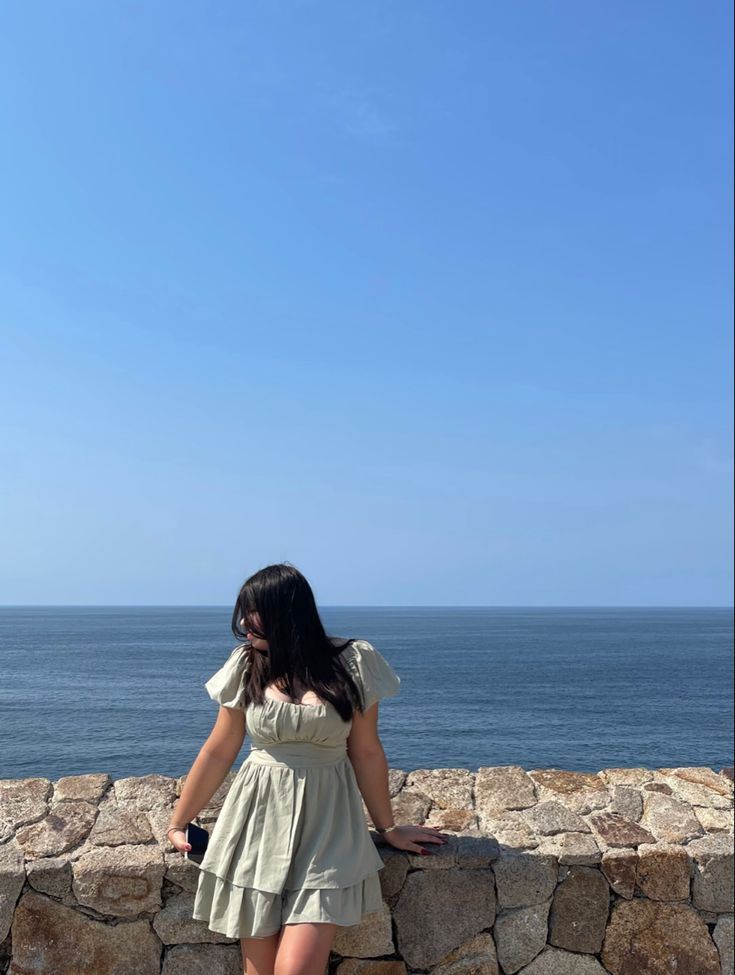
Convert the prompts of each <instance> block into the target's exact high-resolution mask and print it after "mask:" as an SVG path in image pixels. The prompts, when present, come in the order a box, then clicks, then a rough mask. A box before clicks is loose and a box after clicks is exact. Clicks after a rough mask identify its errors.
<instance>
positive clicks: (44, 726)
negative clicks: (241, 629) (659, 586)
mask: <svg viewBox="0 0 735 975" xmlns="http://www.w3.org/2000/svg"><path fill="white" fill-rule="evenodd" d="M320 612H321V615H322V619H323V621H324V624H325V627H326V629H327V631H328V632H329V633H330V634H332V635H334V636H349V637H360V638H362V639H366V640H369V641H370V642H371V643H373V644H374V645H375V646H376V647H377V648H378V649H379V650H380V652H381V653H382V654H383V655H384V656H385V657H386V659H388V660H389V661H390V663H391V664H392V665H393V667H394V668H395V670H396V672H397V673H398V674H399V676H400V677H401V681H402V683H401V691H400V693H399V694H398V695H397V696H396V697H394V698H390V699H386V700H384V701H383V702H382V703H381V706H380V731H381V738H382V741H383V744H384V747H385V751H386V754H387V757H388V762H389V764H390V765H391V767H393V768H402V769H405V770H406V771H410V770H412V769H417V768H436V767H443V768H467V769H477V768H479V767H480V766H482V765H510V764H518V765H521V766H523V767H524V768H525V769H529V770H530V769H534V768H560V769H571V770H576V771H583V772H596V771H598V770H599V769H602V768H606V767H610V766H648V767H654V768H656V767H661V766H677V765H708V766H710V767H712V768H714V769H717V770H719V769H720V768H722V767H723V766H725V765H732V764H733V719H732V709H733V614H732V610H731V609H727V608H723V609H655V608H654V609H640V608H635V609H619V608H613V609H610V608H608V609H604V608H603V609H588V608H582V609H570V608H552V609H539V608H532V609H518V608H512V609H502V608H486V607H478V608H466V607H461V608H457V607H452V608H441V607H439V608H423V607H421V608H410V607H406V608H380V607H379V608H365V607H356V608H350V607H339V608H328V607H326V608H325V607H321V608H320ZM230 614H231V610H230V608H217V607H215V608H212V607H204V608H196V607H192V608H178V607H176V608H166V607H140V608H136V607H113V608H100V607H93V608H79V607H64V608H59V607H45V608H39V607H21V608H13V607H0V663H1V664H2V681H1V682H0V739H1V742H0V778H20V777H26V776H47V777H49V778H51V779H56V778H58V777H60V776H62V775H76V774H80V773H89V772H108V773H109V774H110V775H111V776H112V777H113V778H115V779H117V778H121V777H123V776H128V775H145V774H148V773H151V772H160V773H163V774H165V775H172V776H178V775H182V774H183V773H185V772H186V771H188V769H189V768H190V766H191V763H192V762H193V760H194V758H195V757H196V754H197V752H198V750H199V748H200V747H201V745H202V743H203V742H204V740H205V738H206V737H207V735H208V733H209V731H210V729H211V726H212V724H213V722H214V719H215V717H216V713H217V705H216V703H215V702H214V701H212V700H211V699H210V698H209V697H208V695H207V693H206V691H205V689H204V686H203V685H204V682H205V681H206V680H207V679H208V678H209V677H210V676H211V675H212V674H213V673H214V671H215V670H217V669H218V668H219V667H220V666H221V665H222V664H223V663H224V661H225V659H226V658H227V656H228V654H229V653H230V651H231V650H232V648H233V647H235V646H236V645H237V643H238V641H237V640H236V639H235V638H234V637H233V636H232V634H231V632H230V630H229V620H230ZM249 747H250V740H249V737H248V738H246V740H245V744H244V746H243V751H242V753H241V755H240V758H239V759H238V762H237V763H236V765H235V768H237V767H239V763H240V762H241V761H242V760H243V759H244V758H245V757H246V756H247V750H248V749H249Z"/></svg>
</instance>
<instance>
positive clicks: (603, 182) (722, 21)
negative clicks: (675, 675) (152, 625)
mask: <svg viewBox="0 0 735 975" xmlns="http://www.w3.org/2000/svg"><path fill="white" fill-rule="evenodd" d="M731 37H732V15H731V12H730V5H729V3H725V2H722V0H713V2H709V3H706V4H694V3H683V2H677V0H674V2H666V3H662V2H647V3H643V4H641V3H638V2H632V0H619V2H616V3H614V4H590V3H588V2H582V0H568V2H563V3H557V4H550V3H543V2H539V0H530V2H529V3H524V4H520V3H513V2H499V3H485V2H481V0H446V2H437V0H404V2H402V3H389V2H373V0H366V2H361V3H344V2H336V0H335V2H331V0H330V2H300V0H292V2H280V0H262V2H260V0H259V2H247V3H241V2H222V3H216V4H211V3H204V2H197V3H192V2H176V3H173V2H166V3H161V2H155V0H153V2H146V3H127V4H98V3H92V2H79V0H66V2H65V3H63V4H40V3H35V2H29V3H17V4H8V5H5V7H4V9H3V29H2V33H1V34H0V110H1V111H2V119H3V121H2V125H1V126H0V148H1V150H2V151H1V152H0V159H1V160H2V163H1V165H2V171H3V186H4V202H3V220H2V225H3V232H2V234H0V328H1V329H2V363H1V364H0V373H1V375H0V411H1V416H2V421H1V422H2V428H3V451H2V455H3V474H2V478H1V483H0V504H1V507H2V526H1V527H0V547H1V548H2V556H1V558H0V587H1V590H2V591H1V592H0V603H3V604H29V603H31V604H32V603H38V604H47V605H48V604H65V603H72V604H106V605H110V604H125V603H134V604H156V603H163V604H190V603H191V604H199V605H201V604H215V605H227V604H231V602H232V600H233V599H234V596H235V594H236V592H237V590H238V588H239V586H240V585H241V583H242V582H243V581H244V579H245V578H246V577H247V576H248V575H250V574H251V573H252V572H254V571H255V570H256V569H258V568H260V567H262V566H263V565H266V564H268V563H272V562H278V561H290V562H292V563H293V564H294V565H296V566H297V567H298V568H299V569H301V571H303V572H304V573H305V574H306V576H307V577H308V578H309V579H310V581H311V583H312V585H313V587H314V590H315V593H316V596H317V600H318V602H320V603H322V604H324V605H345V604H348V605H431V604H439V605H576V606H582V605H598V606H599V605H628V606H633V605H659V606H664V605H684V606H696V605H724V604H730V603H731V602H732V585H733V580H732V550H731V538H732V503H733V498H732V488H731V482H732V473H733V460H732V449H731V445H732V418H731V416H732V414H731V406H730V403H731V397H732V372H731V365H730V363H731V359H732V337H731V322H730V311H731V302H732V285H731V278H730V266H731V262H732V257H733V255H732V243H731V241H732V217H731V213H732V192H731V166H732V128H731V123H730V116H731V112H732V86H731V71H732V48H731Z"/></svg>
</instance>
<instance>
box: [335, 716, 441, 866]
mask: <svg viewBox="0 0 735 975" xmlns="http://www.w3.org/2000/svg"><path fill="white" fill-rule="evenodd" d="M378 707H379V705H378V704H377V703H376V704H373V705H372V706H371V707H369V708H367V710H366V711H365V712H364V714H361V713H360V712H359V711H357V710H355V713H354V717H353V720H352V728H351V730H350V735H349V737H348V739H347V754H348V756H349V759H350V762H351V763H352V768H353V769H354V771H355V778H356V779H357V784H358V786H359V789H360V792H361V793H362V797H363V799H364V800H365V805H366V806H367V810H368V812H369V813H370V818H371V819H372V821H373V823H374V824H375V826H378V827H383V826H393V827H394V828H393V829H390V830H389V831H388V832H386V833H381V834H380V835H381V836H382V837H383V839H384V840H385V841H386V842H387V843H390V845H391V846H394V847H395V848H396V849H398V850H406V851H407V852H409V853H430V852H431V851H430V850H425V849H423V848H422V847H421V846H419V843H437V844H440V845H443V844H444V843H446V842H448V841H447V839H446V838H445V837H444V834H443V833H441V831H440V830H438V829H436V828H435V827H433V826H394V823H393V809H392V806H391V801H390V790H389V787H388V761H387V759H386V757H385V751H384V750H383V743H382V742H381V740H380V736H379V735H378Z"/></svg>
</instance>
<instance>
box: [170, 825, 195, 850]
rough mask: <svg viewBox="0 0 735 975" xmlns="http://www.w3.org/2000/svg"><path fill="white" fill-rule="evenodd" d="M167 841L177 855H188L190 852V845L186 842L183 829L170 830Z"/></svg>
mask: <svg viewBox="0 0 735 975" xmlns="http://www.w3.org/2000/svg"><path fill="white" fill-rule="evenodd" d="M168 841H169V843H170V844H171V846H173V847H174V848H175V849H176V850H178V851H179V853H188V852H189V851H190V850H191V843H187V842H186V830H185V829H172V830H171V831H170V832H169V833H168Z"/></svg>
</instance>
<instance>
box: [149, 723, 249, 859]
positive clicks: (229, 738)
mask: <svg viewBox="0 0 735 975" xmlns="http://www.w3.org/2000/svg"><path fill="white" fill-rule="evenodd" d="M245 730H246V728H245V712H244V711H243V710H242V709H240V708H224V707H220V709H219V713H218V715H217V720H216V722H215V724H214V727H213V728H212V731H211V732H210V734H209V737H208V738H207V740H206V741H205V742H204V744H203V745H202V747H201V748H200V750H199V754H198V755H197V757H196V759H195V760H194V764H193V765H192V767H191V769H190V770H189V773H188V774H187V776H186V781H185V782H184V786H183V788H182V790H181V795H180V796H179V800H178V802H177V803H176V805H175V806H174V810H173V813H172V815H171V823H170V825H171V826H185V825H186V824H187V823H190V822H191V821H192V820H193V819H194V817H195V816H197V815H198V814H199V813H200V812H201V810H202V809H204V807H205V806H206V805H207V803H208V802H209V800H210V799H211V798H212V796H213V795H214V794H215V792H216V791H217V789H219V787H220V786H221V785H222V783H223V782H224V780H225V779H226V778H227V774H228V772H229V771H230V769H231V768H232V764H233V762H234V761H235V759H236V758H237V756H238V755H239V754H240V749H241V748H242V743H243V741H244V740H245ZM168 840H169V842H170V843H171V844H172V846H174V847H175V848H176V849H177V850H178V851H179V852H180V853H183V852H184V851H185V850H189V849H190V848H191V847H190V845H189V844H188V843H187V842H186V834H185V833H184V830H180V831H178V832H177V831H175V830H172V831H171V832H170V833H169V834H168Z"/></svg>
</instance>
